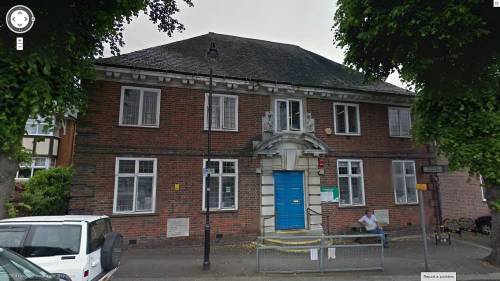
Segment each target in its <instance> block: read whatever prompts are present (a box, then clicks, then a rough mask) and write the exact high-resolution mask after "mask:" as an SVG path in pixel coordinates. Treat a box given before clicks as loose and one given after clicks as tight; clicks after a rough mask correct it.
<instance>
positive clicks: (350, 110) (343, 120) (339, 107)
mask: <svg viewBox="0 0 500 281" xmlns="http://www.w3.org/2000/svg"><path fill="white" fill-rule="evenodd" d="M333 122H334V123H335V134H336V135H352V136H359V135H360V134H361V129H360V122H359V105H358V104H354V103H339V102H335V103H333Z"/></svg>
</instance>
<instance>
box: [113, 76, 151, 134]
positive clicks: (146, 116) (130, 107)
mask: <svg viewBox="0 0 500 281" xmlns="http://www.w3.org/2000/svg"><path fill="white" fill-rule="evenodd" d="M160 97H161V90H160V89H150V88H140V87H131V86H123V87H122V93H121V99H120V122H119V124H120V125H121V126H136V127H159V124H160Z"/></svg>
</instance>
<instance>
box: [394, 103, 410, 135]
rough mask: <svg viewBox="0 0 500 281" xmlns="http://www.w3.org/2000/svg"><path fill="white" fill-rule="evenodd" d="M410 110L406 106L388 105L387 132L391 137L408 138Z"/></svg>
mask: <svg viewBox="0 0 500 281" xmlns="http://www.w3.org/2000/svg"><path fill="white" fill-rule="evenodd" d="M410 129H411V112H410V109H409V108H408V107H389V134H390V136H391V137H402V138H409V137H410Z"/></svg>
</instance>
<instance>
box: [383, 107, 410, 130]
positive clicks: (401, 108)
mask: <svg viewBox="0 0 500 281" xmlns="http://www.w3.org/2000/svg"><path fill="white" fill-rule="evenodd" d="M391 110H397V111H398V123H399V132H397V134H395V132H393V131H392V128H391ZM403 110H405V111H408V113H409V114H410V120H409V124H408V126H409V128H410V130H411V125H412V122H411V109H410V108H409V107H396V106H390V107H388V108H387V121H388V125H389V136H390V137H393V138H411V131H409V133H408V135H402V134H401V119H399V112H400V111H403Z"/></svg>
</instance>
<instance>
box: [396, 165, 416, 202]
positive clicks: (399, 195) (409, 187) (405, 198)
mask: <svg viewBox="0 0 500 281" xmlns="http://www.w3.org/2000/svg"><path fill="white" fill-rule="evenodd" d="M392 178H393V184H394V197H395V200H396V204H416V203H418V195H417V174H416V172H415V161H413V160H393V161H392Z"/></svg>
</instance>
